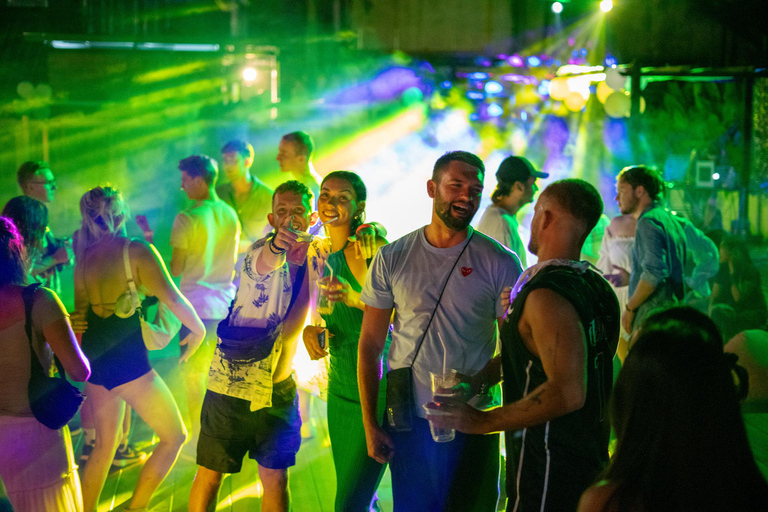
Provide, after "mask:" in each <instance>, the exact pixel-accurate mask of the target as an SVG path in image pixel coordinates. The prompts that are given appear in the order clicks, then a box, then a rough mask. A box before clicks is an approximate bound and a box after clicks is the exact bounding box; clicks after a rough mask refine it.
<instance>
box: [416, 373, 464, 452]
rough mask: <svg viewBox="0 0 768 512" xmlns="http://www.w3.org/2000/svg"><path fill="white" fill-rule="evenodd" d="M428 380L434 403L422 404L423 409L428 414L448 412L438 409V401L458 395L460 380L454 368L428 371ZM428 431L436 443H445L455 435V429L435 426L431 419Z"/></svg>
mask: <svg viewBox="0 0 768 512" xmlns="http://www.w3.org/2000/svg"><path fill="white" fill-rule="evenodd" d="M429 375H430V380H431V382H432V401H433V402H434V405H433V406H432V407H427V405H426V404H425V405H424V409H425V410H426V411H427V412H428V413H429V415H430V416H442V415H445V414H448V413H447V412H446V411H443V410H441V409H440V403H441V402H442V399H444V398H455V397H457V396H459V391H458V389H457V388H456V386H458V384H459V382H460V380H459V376H458V375H457V372H456V370H448V371H444V372H429ZM429 432H430V433H431V434H432V439H433V440H434V441H435V442H437V443H447V442H448V441H453V439H454V437H456V431H455V430H454V429H452V428H440V427H436V426H435V425H434V424H433V423H432V421H431V420H430V421H429Z"/></svg>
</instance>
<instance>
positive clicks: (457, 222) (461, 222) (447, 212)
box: [435, 194, 477, 231]
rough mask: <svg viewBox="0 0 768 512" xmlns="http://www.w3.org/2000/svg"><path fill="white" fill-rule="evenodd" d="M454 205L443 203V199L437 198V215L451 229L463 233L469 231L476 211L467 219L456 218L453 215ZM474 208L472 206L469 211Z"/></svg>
mask: <svg viewBox="0 0 768 512" xmlns="http://www.w3.org/2000/svg"><path fill="white" fill-rule="evenodd" d="M452 207H453V203H446V202H445V201H443V198H442V197H440V195H439V194H438V195H436V196H435V213H436V214H437V216H438V217H439V218H440V220H442V221H443V223H444V224H445V225H446V226H447V227H448V228H449V229H452V230H454V231H463V230H465V229H467V227H468V226H469V223H470V222H472V218H473V217H474V216H475V212H476V211H477V210H475V211H471V212H470V213H469V215H467V216H465V217H454V216H453V215H452V213H453V208H452ZM471 209H472V207H471V206H470V207H469V208H468V210H471Z"/></svg>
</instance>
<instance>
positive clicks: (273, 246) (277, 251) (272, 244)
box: [267, 237, 285, 255]
mask: <svg viewBox="0 0 768 512" xmlns="http://www.w3.org/2000/svg"><path fill="white" fill-rule="evenodd" d="M267 247H269V252H271V253H272V254H274V255H280V254H283V253H285V249H283V248H282V247H279V246H278V245H277V244H275V237H272V238H270V239H269V243H268V244H267Z"/></svg>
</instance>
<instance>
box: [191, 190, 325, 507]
mask: <svg viewBox="0 0 768 512" xmlns="http://www.w3.org/2000/svg"><path fill="white" fill-rule="evenodd" d="M311 204H312V193H311V192H310V191H309V189H307V187H306V186H304V185H303V184H301V183H299V182H297V181H289V182H286V183H283V184H282V185H280V186H279V187H277V189H276V190H275V193H274V195H273V199H272V213H270V214H269V215H268V218H269V223H270V225H271V226H272V227H273V228H274V229H275V233H274V234H270V235H269V236H267V237H266V238H263V239H261V240H258V241H256V242H255V243H254V244H253V245H252V246H251V247H250V248H249V249H248V251H247V252H246V256H245V260H244V262H243V270H242V276H241V280H240V285H239V287H238V290H237V295H236V296H235V300H234V303H233V304H232V307H231V308H230V313H229V316H228V317H227V318H226V319H225V320H224V321H222V323H221V324H219V327H218V335H219V343H218V345H217V347H216V352H215V353H214V356H213V361H212V363H211V369H210V372H209V380H208V390H207V392H206V395H205V399H204V402H203V410H202V415H201V432H200V441H199V443H198V446H197V463H198V464H199V465H200V467H199V468H198V471H197V475H196V476H195V480H194V483H193V485H192V492H191V495H190V498H189V509H190V510H191V511H193V512H202V511H205V510H209V509H212V508H211V507H213V508H215V506H214V504H215V501H216V496H217V494H218V491H219V487H220V485H221V481H222V477H223V474H224V473H237V472H239V471H240V468H241V464H242V460H243V457H245V455H246V454H249V456H250V457H251V458H252V459H255V460H256V461H257V462H258V464H259V477H260V479H261V482H262V484H263V485H264V496H263V498H262V510H274V511H287V510H290V493H289V491H288V468H289V467H290V466H293V465H294V464H295V462H296V453H297V452H298V450H299V446H300V445H301V433H300V429H301V418H300V417H299V408H298V394H297V391H296V382H295V381H294V379H293V376H292V375H291V371H292V361H293V356H294V354H295V353H296V343H297V340H298V336H299V333H300V332H301V328H302V327H303V325H304V320H305V318H306V316H307V309H308V306H309V291H308V284H307V272H306V248H304V249H303V252H304V259H303V260H302V261H299V262H297V263H296V262H292V261H291V258H290V255H291V254H294V253H295V252H300V246H301V245H304V244H305V240H304V239H305V238H306V237H305V235H306V231H307V228H308V227H309V225H310V224H312V223H313V222H314V220H315V219H316V213H315V212H313V211H312V207H311ZM297 246H298V247H297Z"/></svg>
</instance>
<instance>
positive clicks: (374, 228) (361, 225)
mask: <svg viewBox="0 0 768 512" xmlns="http://www.w3.org/2000/svg"><path fill="white" fill-rule="evenodd" d="M367 228H373V230H374V231H376V226H374V225H373V224H360V225H359V226H357V229H356V230H355V236H357V235H359V234H360V231H362V230H364V229H367Z"/></svg>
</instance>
